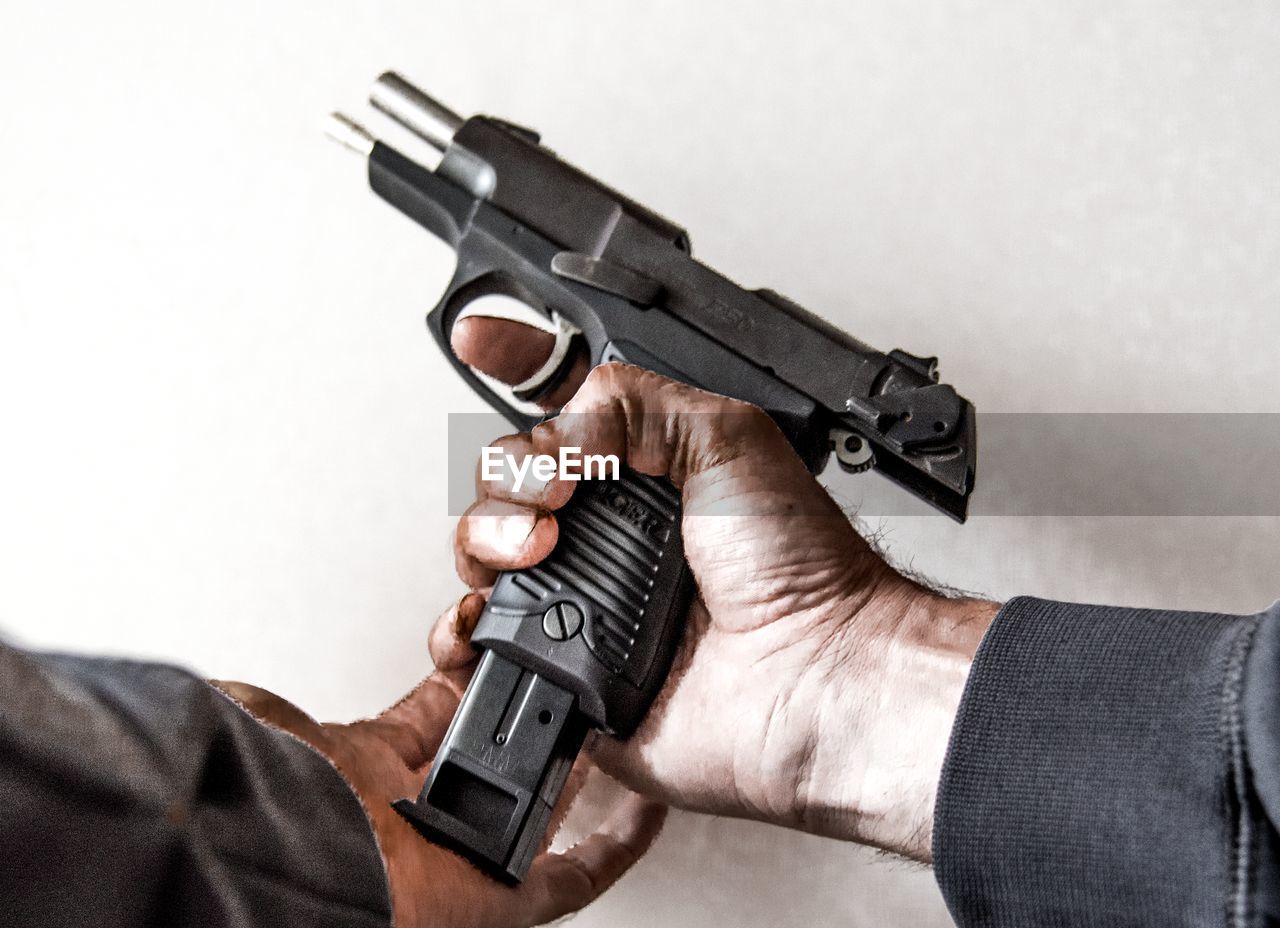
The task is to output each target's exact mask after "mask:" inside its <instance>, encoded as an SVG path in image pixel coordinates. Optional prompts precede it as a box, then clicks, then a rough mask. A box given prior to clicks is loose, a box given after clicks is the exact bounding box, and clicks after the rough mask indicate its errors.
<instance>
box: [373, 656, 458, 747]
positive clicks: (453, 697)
mask: <svg viewBox="0 0 1280 928" xmlns="http://www.w3.org/2000/svg"><path fill="white" fill-rule="evenodd" d="M457 708H458V694H457V692H455V690H454V688H453V687H452V686H450V685H449V683H448V682H447V681H446V680H445V679H444V677H443V676H441V675H440V674H438V673H433V674H432V675H431V676H429V677H427V678H426V679H425V680H423V681H422V682H421V683H419V684H418V685H417V686H416V687H414V689H413V690H412V691H410V692H409V693H408V695H406V696H405V697H404V698H403V699H401V700H400V701H399V702H398V703H396V704H395V705H393V706H391V707H390V708H388V709H386V710H384V711H383V712H382V714H381V715H379V716H378V717H377V718H374V719H367V720H365V721H363V722H356V723H354V724H355V725H360V726H364V727H367V728H373V729H376V730H377V732H378V734H379V736H380V737H381V738H382V739H383V740H384V741H386V742H387V744H389V745H391V749H392V750H393V751H395V752H396V754H397V755H399V757H400V759H401V760H402V761H404V765H405V766H406V767H408V768H409V769H410V770H417V769H418V768H420V767H423V766H425V765H426V764H427V762H428V761H430V760H431V759H432V758H433V757H435V755H436V751H438V750H439V749H440V742H441V741H443V740H444V734H445V731H446V729H448V727H449V721H450V720H451V719H452V718H453V713H454V712H455V711H456V710H457Z"/></svg>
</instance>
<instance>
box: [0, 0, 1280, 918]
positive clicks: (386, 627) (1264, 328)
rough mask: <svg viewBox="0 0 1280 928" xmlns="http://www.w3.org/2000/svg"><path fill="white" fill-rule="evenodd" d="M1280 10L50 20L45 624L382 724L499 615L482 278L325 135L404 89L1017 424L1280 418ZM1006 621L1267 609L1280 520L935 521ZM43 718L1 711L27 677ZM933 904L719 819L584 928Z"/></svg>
mask: <svg viewBox="0 0 1280 928" xmlns="http://www.w3.org/2000/svg"><path fill="white" fill-rule="evenodd" d="M1277 48H1280V13H1278V12H1277V11H1276V9H1275V7H1274V5H1272V4H1270V3H1266V2H1261V0H1256V2H1246V0H1239V2H1231V3H1219V2H1210V0H1203V2H1186V0H1181V2H1180V0H1165V2H1159V3H1156V2H1144V0H1118V2H1108V3H1079V2H1074V0H1073V2H1066V0H1062V2H1058V3H1053V4H1028V3H1019V2H1013V0H1006V2H988V3H977V2H968V0H964V2H959V0H958V2H943V0H926V2H918V3H897V2H852V3H851V2H847V0H831V2H795V0H789V2H787V3H781V2H772V3H771V2H766V0H756V2H741V0H740V2H737V3H729V2H714V3H712V2H699V3H696V4H695V3H689V2H685V3H679V2H663V3H636V2H621V0H617V2H614V0H609V2H603V0H593V2H588V0H558V2H555V3H528V2H514V0H511V2H507V0H503V2H495V0H475V2H472V3H458V2H453V3H447V4H446V3H435V2H426V0H418V2H413V3H410V2H377V3H355V2H350V3H332V2H327V3H322V2H315V0H310V2H303V0H273V2H268V3H255V2H248V0H224V2H219V3H183V4H176V3H168V2H139V0H131V2H119V3H109V4H103V3H89V2H49V0H44V2H39V3H37V2H21V0H5V3H4V7H3V26H2V27H0V88H3V89H2V90H0V93H2V94H3V123H4V131H3V136H2V140H0V436H2V437H0V442H2V444H0V629H3V631H4V632H5V633H6V634H8V635H10V636H12V637H16V638H18V639H19V640H22V641H26V642H30V643H33V644H39V645H50V646H58V647H67V648H76V649H82V650H88V651H108V652H119V653H132V654H142V655H147V656H151V657H156V658H163V659H167V660H175V661H181V662H184V663H186V664H189V665H191V666H193V667H195V668H197V669H198V670H199V671H200V672H202V673H205V674H209V675H214V676H222V677H232V678H240V679H245V680H251V681H254V682H258V683H261V684H264V685H266V686H269V687H272V688H275V689H276V690H278V691H279V692H281V693H283V694H285V695H286V696H288V697H290V698H293V699H295V700H296V701H298V702H299V703H300V704H302V705H303V706H304V707H306V708H308V709H309V710H311V711H312V712H314V713H315V714H316V715H319V716H327V717H332V718H352V717H356V716H360V715H362V714H367V713H371V712H373V711H375V710H377V709H378V708H379V707H381V706H383V705H384V704H386V703H387V702H388V701H389V700H391V699H393V698H394V697H396V696H397V695H398V694H399V693H400V692H401V691H402V690H404V689H405V688H406V687H407V686H409V685H410V684H411V683H412V682H413V681H415V680H416V679H417V678H418V677H419V676H421V675H422V674H423V672H424V671H425V670H426V669H427V656H426V650H425V632H426V629H427V626H428V623H429V621H430V620H431V619H432V617H433V616H434V615H435V614H436V612H437V611H438V610H440V609H441V608H442V607H444V606H445V605H446V604H447V603H448V602H449V601H450V599H451V598H453V597H455V596H456V595H458V594H459V592H460V586H459V584H458V583H457V581H455V579H454V578H453V574H452V567H451V563H450V558H449V556H448V554H447V551H448V547H447V538H448V534H449V530H450V527H451V520H450V519H449V518H448V516H447V515H446V509H445V501H444V484H443V480H442V479H441V473H440V468H441V466H442V461H443V448H442V438H441V436H442V435H443V431H444V424H445V416H446V413H448V412H450V411H464V410H478V409H480V406H479V404H478V401H477V400H475V399H474V398H472V397H471V396H470V395H469V394H468V393H467V391H466V390H465V388H464V387H463V386H462V385H461V384H460V383H459V382H457V381H456V380H455V379H454V377H453V376H452V375H451V374H450V373H449V372H448V371H447V369H446V366H445V364H444V363H443V362H442V361H441V359H440V358H438V357H436V356H435V354H434V350H435V349H434V348H433V347H432V346H431V345H430V344H429V342H428V339H427V336H426V334H425V332H424V329H423V325H422V316H423V314H424V312H425V311H426V309H427V308H428V307H429V306H430V305H431V304H432V303H433V302H434V297H435V295H436V294H437V292H438V291H439V289H440V288H441V287H442V285H443V283H444V281H445V279H446V277H447V275H448V273H449V271H450V269H451V264H450V258H449V255H448V253H447V251H446V250H445V249H444V248H443V247H442V246H439V245H437V244H435V243H433V242H430V241H428V240H427V238H426V236H425V235H424V234H420V233H419V232H417V230H415V229H414V228H412V227H411V226H409V225H408V224H407V223H406V222H404V221H403V220H401V219H399V218H398V217H397V216H395V215H394V214H393V213H392V212H391V211H390V210H389V209H388V208H387V207H385V206H383V205H382V204H380V203H379V202H377V201H376V200H375V199H374V198H373V197H372V195H371V194H369V192H368V191H367V190H366V189H365V187H364V182H363V179H362V172H361V168H360V166H359V164H358V162H357V160H356V159H354V158H352V157H351V156H349V155H348V154H347V153H345V152H342V151H340V150H339V149H337V148H336V147H333V146H331V145H328V144H327V143H326V142H324V141H323V139H322V138H321V136H320V134H319V129H318V126H319V123H320V119H321V117H322V116H323V115H324V114H325V113H326V112H328V111H329V110H330V109H332V108H334V107H335V106H339V105H341V106H344V107H346V108H348V109H352V110H358V109H360V105H361V102H362V98H363V93H364V90H365V88H366V87H367V84H368V83H369V81H370V80H371V79H372V78H373V77H374V76H375V75H376V74H377V73H378V72H379V71H381V70H382V69H384V68H386V67H391V66H394V67H397V68H399V69H401V70H403V71H404V72H405V73H407V74H409V75H411V76H413V77H415V78H416V79H418V80H419V81H420V82H421V83H422V84H423V85H424V86H426V87H427V88H429V89H430V90H432V92H434V93H436V94H437V95H439V96H440V97H441V98H442V99H444V100H446V101H448V102H450V103H451V104H453V105H454V106H455V107H456V108H458V109H460V110H462V111H464V112H466V111H474V110H485V111H488V112H493V113H496V114H501V115H505V116H508V117H510V118H513V119H516V120H518V121H522V122H525V123H527V124H530V125H533V126H536V127H537V128H539V129H540V130H542V132H543V133H544V136H545V138H546V139H547V140H548V142H549V144H550V145H551V146H552V147H554V148H555V149H557V150H558V151H560V152H561V153H562V154H563V155H565V156H566V157H569V158H570V159H571V160H574V161H576V162H578V163H579V164H582V165H584V166H586V167H588V168H589V169H590V170H592V171H593V172H594V173H597V174H598V175H600V176H601V177H603V178H605V179H607V180H608V181H610V182H612V183H613V184H615V185H616V186H618V187H620V188H621V189H623V190H625V191H627V192H629V193H631V194H632V195H634V196H635V197H636V198H638V199H640V200H641V201H643V202H645V203H648V204H650V205H652V206H653V207H655V208H657V209H658V210H659V211H661V212H663V213H665V214H667V215H669V216H671V217H673V218H675V219H677V220H679V221H681V222H682V223H684V224H685V225H686V226H687V227H688V228H689V229H690V230H691V231H692V233H693V240H694V243H695V247H696V248H697V250H698V252H699V254H700V255H701V256H702V257H703V258H704V259H706V260H709V261H710V262H711V263H712V264H714V265H716V266H718V267H720V268H721V269H722V270H724V271H726V272H727V273H729V274H730V275H731V276H734V277H736V278H738V279H740V280H742V281H743V282H744V283H746V284H750V285H771V286H775V287H777V288H778V289H780V290H782V291H783V292H786V293H788V294H789V295H791V296H792V297H794V298H796V299H797V300H799V301H800V302H801V303H803V304H805V305H807V306H809V307H810V308H813V309H815V310H817V311H818V312H820V313H822V314H824V315H826V316H827V317H829V318H830V319H832V320H833V321H835V322H836V323H838V324H840V325H842V326H844V327H846V328H848V329H849V330H851V331H853V332H855V333H857V334H858V335H859V336H860V337H862V338H864V339H865V340H867V341H869V342H871V343H873V344H875V345H878V346H882V347H885V348H888V347H893V346H902V347H904V348H908V349H919V350H927V351H928V352H936V353H938V354H939V355H941V356H942V358H943V360H944V368H943V369H944V372H945V373H946V374H947V376H948V377H949V378H950V379H951V380H952V381H953V382H955V383H956V384H959V385H961V386H962V388H963V389H964V391H965V392H966V393H967V394H968V395H969V396H970V397H971V398H973V399H974V400H975V401H976V402H977V404H978V406H979V408H981V409H985V410H988V411H1179V412H1185V411H1204V412H1212V411H1252V412H1280V399H1277V394H1276V391H1275V389H1274V387H1273V383H1274V378H1273V375H1272V365H1273V354H1274V348H1275V345H1276V341H1277V337H1278V336H1280V314H1278V313H1277V309H1280V271H1278V270H1277V269H1278V268H1280V55H1278V54H1277V52H1276V49H1277ZM883 527H884V528H885V529H886V530H887V532H888V537H889V540H890V542H891V544H892V545H893V546H894V548H895V549H896V550H897V551H898V552H899V554H900V555H902V556H903V557H904V558H910V559H912V560H913V561H914V563H915V565H916V566H917V567H918V568H920V569H923V570H925V571H927V572H929V573H931V574H933V575H935V576H937V577H938V578H940V579H943V580H946V581H949V582H951V583H954V584H957V585H959V586H963V587H968V588H973V589H979V590H984V591H986V592H989V593H990V594H992V595H995V596H1008V595H1011V594H1014V593H1018V592H1030V593H1038V594H1041V595H1048V596H1058V597H1070V598H1077V599H1093V600H1109V601H1115V602H1122V603H1127V604H1161V605H1171V606H1179V605H1181V606H1186V607H1202V608H1218V609H1223V610H1252V609H1257V608H1260V607H1262V606H1265V605H1266V604H1267V603H1268V602H1270V600H1271V599H1272V598H1274V597H1275V596H1276V595H1277V591H1280V578H1277V572H1276V569H1275V564H1276V562H1277V554H1280V527H1278V525H1277V520H1274V519H1231V520H1227V519H1213V518H1199V519H1196V518H1187V519H1169V518H1165V519H1121V518H1110V519H1108V518H1097V519H1091V518H1090V519H1086V518H1075V519H1066V518H1062V519H1052V518H1040V519H1031V518H1027V519H1021V518H990V519H978V520H975V521H973V522H971V523H970V524H969V525H968V526H965V527H964V528H963V529H961V528H958V527H954V526H951V525H949V524H948V523H946V522H945V521H944V520H941V519H933V518H930V519H920V518H917V519H907V518H899V519H890V520H885V522H884V525H883ZM0 685H2V684H0ZM946 923H947V919H946V915H945V912H944V910H943V908H942V906H941V903H940V901H939V900H938V897H937V894H936V891H935V890H934V889H933V886H932V882H931V878H930V876H929V875H928V874H927V873H925V872H922V871H918V870H913V869H911V868H908V867H906V866H904V865H900V864H894V863H889V862H884V861H877V860H875V859H873V858H872V857H871V856H870V855H868V854H865V853H862V852H860V851H858V850H857V849H854V848H850V847H845V846H841V845H838V844H835V843H831V842H827V841H821V840H816V839H812V838H808V837H804V836H800V835H795V834H789V833H785V832H781V831H772V830H769V829H766V828H763V827H758V826H754V825H747V824H743V823H737V822H730V821H715V820H709V819H704V818H698V817H694V816H678V817H676V818H675V819H674V820H673V821H672V822H671V824H670V826H669V828H668V830H667V832H666V834H665V835H664V837H663V838H662V839H661V840H660V842H659V844H658V846H657V847H656V849H655V851H654V852H653V854H652V855H650V857H649V858H648V859H647V860H646V861H645V862H644V863H643V864H642V865H641V866H640V867H639V868H638V869H637V871H636V872H635V873H634V874H632V875H631V876H630V877H629V878H628V879H627V880H626V881H624V883H623V884H622V885H621V886H620V887H619V888H618V889H617V890H616V891H615V892H614V893H613V894H612V895H611V896H609V897H608V898H607V899H606V900H604V901H602V902H600V903H599V904H598V905H596V906H595V907H594V908H593V909H591V910H589V911H588V912H587V913H586V914H584V915H583V916H581V917H580V918H579V920H578V922H577V924H581V925H584V926H587V925H590V926H597V925H599V926H603V925H613V926H641V925H652V924H689V925H697V924H706V925H711V924H717V925H735V926H743V928H748V926H760V928H763V926H776V925H800V924H811V925H855V926H877V928H881V926H928V925H943V924H946Z"/></svg>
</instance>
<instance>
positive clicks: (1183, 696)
mask: <svg viewBox="0 0 1280 928" xmlns="http://www.w3.org/2000/svg"><path fill="white" fill-rule="evenodd" d="M1258 622H1259V617H1257V616H1227V615H1212V614H1204V613H1185V612H1160V611H1150V610H1138V609H1116V608H1108V607H1102V606H1085V605H1074V604H1068V603H1055V602H1046V601H1043V600H1036V599H1029V598H1020V599H1015V600H1012V601H1011V602H1009V603H1008V604H1007V605H1005V607H1004V608H1003V609H1002V610H1001V611H1000V614H999V615H998V616H997V617H996V620H995V622H994V623H993V624H992V626H991V628H990V630H989V631H988V632H987V635H986V637H985V638H984V640H983V642H982V645H981V647H980V648H979V650H978V654H977V657H976V658H975V661H974V665H973V668H972V670H971V672H970V677H969V681H968V684H967V686H966V690H965V695H964V699H963V701H962V702H961V706H960V710H959V713H958V715H957V718H956V722H955V726H954V729H953V731H952V735H951V744H950V748H949V751H948V755H947V760H946V763H945V765H944V768H943V773H942V779H941V782H940V784H939V789H938V800H937V807H936V811H935V819H934V867H935V873H936V876H937V880H938V883H939V885H940V886H941V888H942V892H943V895H944V896H945V898H946V900H947V905H948V907H949V908H950V910H951V913H952V915H953V917H954V918H955V919H956V921H957V922H958V924H959V925H960V926H962V928H970V926H979V925H981V926H1035V928H1052V926H1068V925H1070V926H1073V928H1074V926H1080V925H1107V926H1112V925H1117V926H1123V925H1134V926H1137V925H1143V926H1147V925H1161V926H1175V925H1222V924H1224V918H1225V912H1226V910H1227V907H1228V906H1229V903H1230V899H1231V896H1232V893H1233V891H1234V884H1233V881H1234V879H1235V876H1234V874H1233V872H1232V871H1233V847H1232V845H1233V834H1234V829H1235V828H1236V827H1237V824H1238V819H1239V815H1238V804H1239V803H1238V793H1239V783H1238V769H1239V758H1240V751H1241V749H1240V741H1241V738H1240V735H1239V731H1240V727H1241V712H1240V703H1241V692H1242V679H1243V676H1244V666H1245V659H1246V657H1247V655H1248V648H1249V644H1250V641H1251V638H1252V635H1253V632H1254V629H1255V628H1256V626H1257V624H1258Z"/></svg>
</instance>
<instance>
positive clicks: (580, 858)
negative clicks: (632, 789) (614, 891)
mask: <svg viewBox="0 0 1280 928" xmlns="http://www.w3.org/2000/svg"><path fill="white" fill-rule="evenodd" d="M666 816H667V808H666V806H664V805H662V804H661V803H657V802H654V801H653V800H651V799H645V798H643V797H642V796H639V795H637V794H635V793H631V794H630V795H628V796H627V797H626V798H625V799H624V800H623V801H622V803H621V804H620V805H619V806H618V808H617V809H616V810H615V811H614V812H613V814H612V815H610V816H609V818H608V820H607V821H606V822H605V823H604V824H603V825H602V826H601V827H600V829H599V830H597V831H596V832H595V833H594V834H592V835H590V836H589V837H587V838H585V839H584V840H582V841H580V842H578V843H577V844H575V845H574V846H573V847H571V848H569V849H568V850H567V851H565V852H564V853H562V854H543V855H542V856H541V857H539V858H538V859H537V860H535V861H534V862H533V866H532V867H530V868H529V875H528V877H527V878H526V880H525V888H527V891H528V892H529V895H530V898H531V905H530V908H529V910H528V914H527V918H528V924H531V925H541V924H543V923H545V922H549V921H552V920H553V919H557V918H560V917H562V916H564V915H568V914H569V913H570V912H576V911H577V910H578V909H581V908H582V907H583V906H586V905H589V904H590V903H591V902H594V901H595V900H596V898H597V897H599V896H600V894H601V893H603V892H604V891H605V890H606V889H608V888H609V887H610V886H612V885H613V884H614V883H616V882H617V881H618V879H619V878H620V877H621V876H622V875H623V874H624V873H626V872H627V870H629V869H630V868H631V867H632V865H634V864H635V862H636V861H638V860H639V859H640V858H641V857H642V856H643V855H644V853H645V851H647V850H648V849H649V847H650V846H651V845H652V844H653V842H654V839H656V838H657V837H658V833H659V832H660V831H661V830H662V824H663V822H664V821H665V820H666Z"/></svg>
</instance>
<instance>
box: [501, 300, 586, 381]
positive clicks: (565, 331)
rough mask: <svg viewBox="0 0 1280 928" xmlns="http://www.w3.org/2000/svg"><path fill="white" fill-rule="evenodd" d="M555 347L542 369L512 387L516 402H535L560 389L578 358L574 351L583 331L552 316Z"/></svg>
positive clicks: (555, 315) (561, 317) (555, 313)
mask: <svg viewBox="0 0 1280 928" xmlns="http://www.w3.org/2000/svg"><path fill="white" fill-rule="evenodd" d="M551 324H552V326H554V334H555V337H556V343H555V345H554V346H553V347H552V349H551V354H550V355H548V356H547V360H546V361H544V362H543V363H542V366H541V367H540V368H538V369H537V370H536V371H534V372H533V373H532V374H530V375H529V376H528V377H526V378H525V379H524V380H522V381H520V382H519V383H517V384H513V385H512V387H511V392H512V394H513V395H514V396H515V397H516V399H518V400H523V401H525V402H529V403H531V402H537V401H538V400H539V399H541V398H542V397H544V396H546V395H547V394H548V393H550V392H551V391H552V390H553V389H555V388H556V387H557V386H559V385H560V383H561V381H563V380H564V378H565V377H566V376H567V375H568V373H569V369H570V368H571V367H572V366H573V362H574V359H575V357H576V355H577V351H576V350H575V349H576V348H577V347H578V346H579V345H580V344H581V343H582V331H581V330H580V329H579V328H578V327H577V326H576V325H574V324H573V323H572V322H570V321H569V320H568V319H565V318H564V317H563V316H561V315H560V314H559V313H557V312H554V311H553V312H552V313H551Z"/></svg>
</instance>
